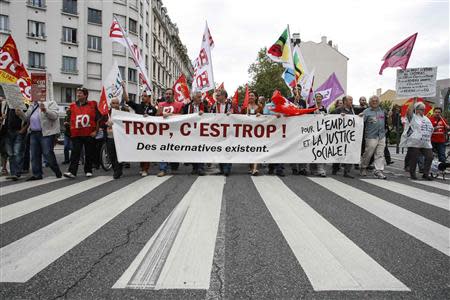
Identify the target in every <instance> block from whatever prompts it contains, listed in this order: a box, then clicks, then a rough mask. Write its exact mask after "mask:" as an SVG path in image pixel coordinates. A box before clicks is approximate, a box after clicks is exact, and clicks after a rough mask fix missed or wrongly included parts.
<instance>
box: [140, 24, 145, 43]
mask: <svg viewBox="0 0 450 300" xmlns="http://www.w3.org/2000/svg"><path fill="white" fill-rule="evenodd" d="M139 38H140V39H141V41H142V39H143V38H144V34H143V30H142V25H139Z"/></svg>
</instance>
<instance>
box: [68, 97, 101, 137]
mask: <svg viewBox="0 0 450 300" xmlns="http://www.w3.org/2000/svg"><path fill="white" fill-rule="evenodd" d="M96 112H97V102H95V101H87V104H85V105H81V106H78V105H77V104H76V103H72V104H70V136H71V137H77V136H89V135H90V134H91V133H92V132H94V131H95V128H96V127H97V122H96V121H95V117H96Z"/></svg>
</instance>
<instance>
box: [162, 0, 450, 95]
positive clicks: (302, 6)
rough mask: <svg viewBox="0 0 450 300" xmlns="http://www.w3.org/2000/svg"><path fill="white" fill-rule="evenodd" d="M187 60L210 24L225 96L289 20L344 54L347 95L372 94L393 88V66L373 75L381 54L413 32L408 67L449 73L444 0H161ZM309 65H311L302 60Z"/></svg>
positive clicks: (216, 77)
mask: <svg viewBox="0 0 450 300" xmlns="http://www.w3.org/2000/svg"><path fill="white" fill-rule="evenodd" d="M163 5H164V6H165V7H167V10H168V15H169V17H170V18H171V20H172V22H174V23H176V24H177V25H178V28H179V31H180V38H181V41H182V42H183V44H185V45H186V47H187V49H188V54H189V57H190V58H191V59H192V58H194V57H195V56H197V55H198V52H199V51H200V44H201V38H202V35H203V31H204V28H205V21H207V22H208V25H209V28H210V32H211V35H212V37H213V39H214V42H215V47H214V49H213V50H212V60H213V67H214V81H215V82H217V83H221V82H225V88H226V89H227V91H228V93H229V94H230V93H233V91H234V90H235V89H236V88H237V86H239V85H241V84H243V83H246V82H249V81H250V77H249V75H248V67H249V65H250V64H251V63H252V62H254V61H255V60H256V56H257V53H258V50H259V49H261V48H262V47H269V46H270V45H272V44H273V43H274V42H275V41H276V40H277V38H278V37H279V36H280V34H281V33H282V31H283V30H284V29H285V28H286V25H287V24H289V26H290V31H291V33H294V32H299V33H300V37H301V39H302V41H314V42H317V43H318V42H320V40H321V36H327V38H328V40H333V43H334V44H337V45H338V47H339V51H340V52H342V53H343V54H344V55H345V56H347V57H349V61H348V74H347V93H348V94H350V95H352V96H354V97H359V96H363V95H364V96H370V95H372V94H375V91H376V89H377V88H382V91H383V92H384V91H386V90H387V89H395V78H396V71H395V69H392V68H390V69H386V70H385V71H384V72H383V75H382V76H380V75H378V71H379V69H380V66H381V64H382V62H381V58H382V57H383V56H384V54H385V53H386V52H387V51H388V50H389V49H391V48H392V47H393V46H394V45H396V44H398V43H399V42H401V41H403V40H404V39H405V38H407V37H408V36H410V35H412V34H414V33H415V32H418V37H417V40H416V44H415V46H414V50H413V52H412V56H411V58H410V61H409V64H408V68H414V67H432V66H437V67H438V76H437V78H438V79H443V78H449V77H450V75H449V57H450V49H449V48H450V40H449V32H450V26H449V0H428V1H426V0H371V1H366V0H339V1H336V0H313V1H304V0H303V1H300V0H297V1H285V0H278V1H273V0H271V1H269V0H239V1H231V0H228V1H225V0H192V1H185V0H163ZM306 64H308V62H306Z"/></svg>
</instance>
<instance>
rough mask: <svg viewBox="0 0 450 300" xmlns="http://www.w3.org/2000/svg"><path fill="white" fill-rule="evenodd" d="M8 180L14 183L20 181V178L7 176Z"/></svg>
mask: <svg viewBox="0 0 450 300" xmlns="http://www.w3.org/2000/svg"><path fill="white" fill-rule="evenodd" d="M6 179H10V180H12V181H17V180H19V176H16V175H11V176H7V177H6Z"/></svg>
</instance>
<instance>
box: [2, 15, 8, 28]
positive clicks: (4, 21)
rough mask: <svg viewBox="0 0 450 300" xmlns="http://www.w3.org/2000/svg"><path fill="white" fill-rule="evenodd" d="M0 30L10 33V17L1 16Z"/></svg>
mask: <svg viewBox="0 0 450 300" xmlns="http://www.w3.org/2000/svg"><path fill="white" fill-rule="evenodd" d="M0 30H3V31H9V17H8V16H5V15H0Z"/></svg>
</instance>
